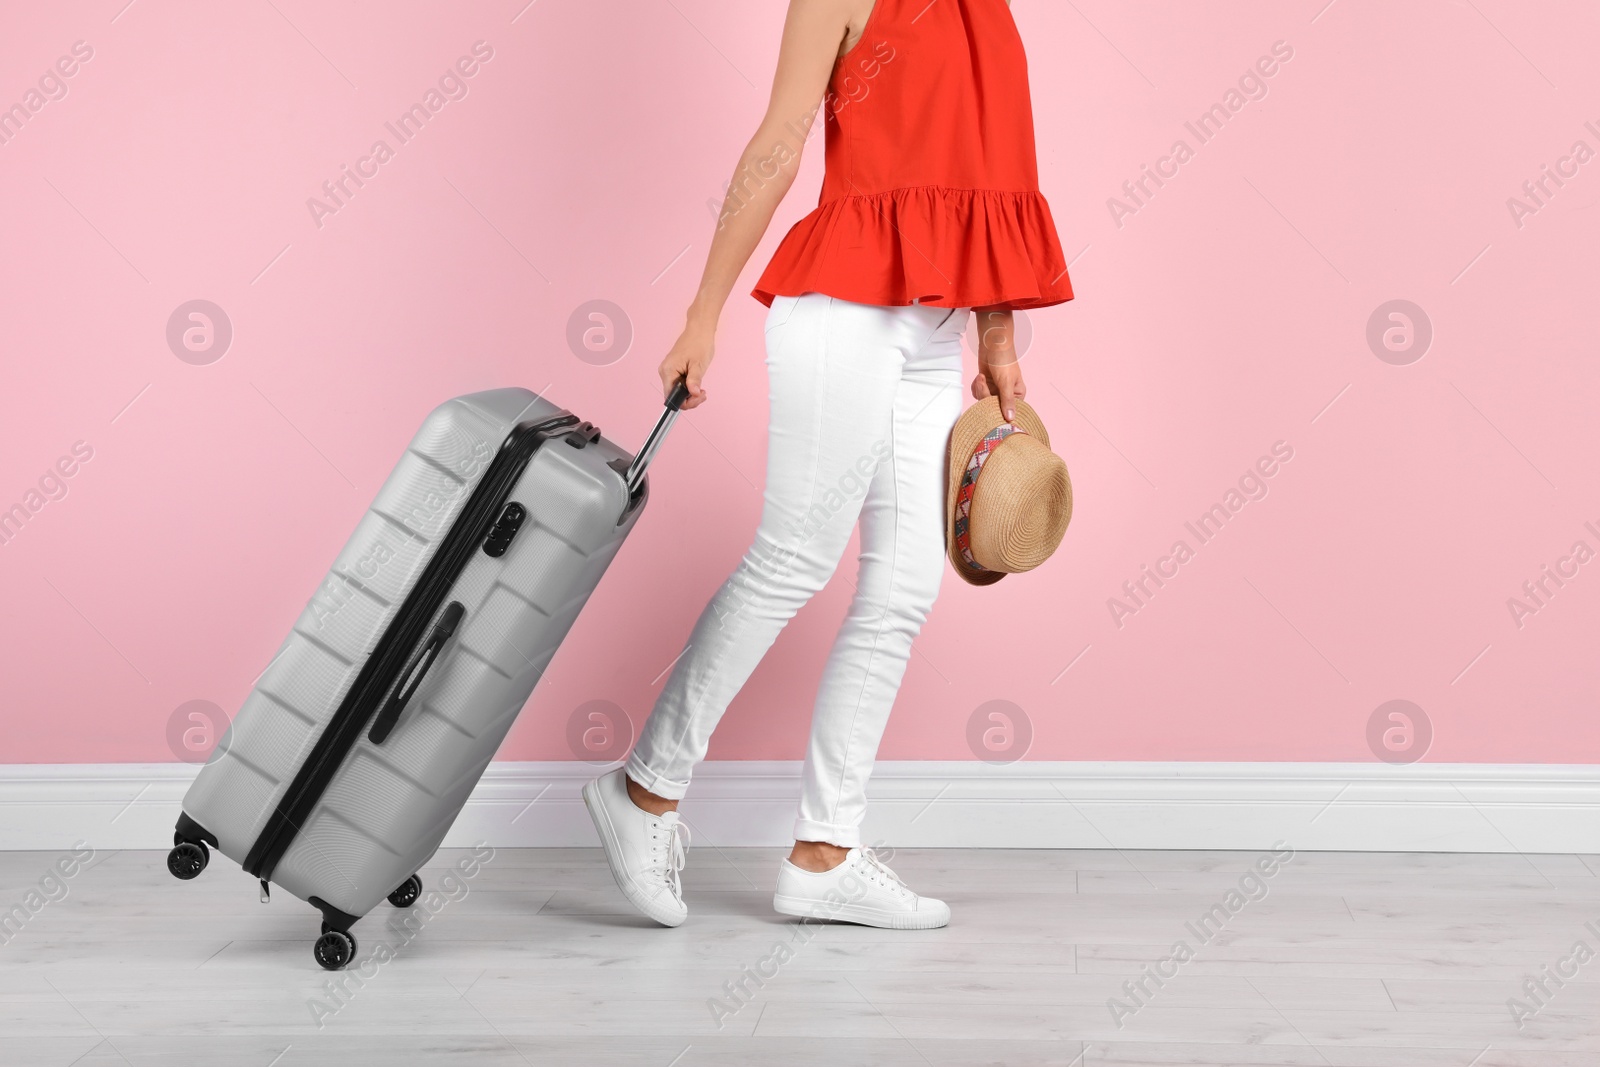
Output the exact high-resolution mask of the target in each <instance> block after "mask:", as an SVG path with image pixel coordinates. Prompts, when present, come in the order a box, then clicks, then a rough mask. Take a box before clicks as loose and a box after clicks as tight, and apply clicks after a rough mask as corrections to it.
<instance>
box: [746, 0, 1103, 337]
mask: <svg viewBox="0 0 1600 1067" xmlns="http://www.w3.org/2000/svg"><path fill="white" fill-rule="evenodd" d="M822 112H823V116H824V122H825V128H826V131H827V133H826V143H827V148H826V160H827V168H826V174H825V176H824V178H823V181H822V197H821V199H820V201H819V204H818V206H817V209H816V210H815V211H813V212H812V213H811V214H809V215H807V216H806V217H805V218H803V219H801V220H800V221H799V222H797V223H796V224H795V225H794V228H793V229H791V230H790V231H789V233H788V235H787V236H785V237H784V239H783V242H782V243H781V244H780V245H779V246H778V250H777V252H776V253H774V254H773V257H772V262H770V263H769V264H767V269H766V271H765V272H763V273H762V275H761V279H760V281H758V282H757V283H756V287H755V290H754V292H753V294H752V295H754V296H755V298H756V299H757V300H760V301H761V302H762V303H763V304H768V305H770V304H771V303H772V299H773V297H775V296H780V295H781V296H798V295H800V294H801V293H806V292H819V293H826V294H827V295H829V296H834V297H838V298H839V299H841V300H849V301H853V302H855V303H859V304H877V305H880V306H903V305H906V304H910V303H912V302H913V301H914V300H917V299H919V298H920V301H921V302H922V303H923V304H928V305H931V306H934V307H949V308H965V307H987V306H991V305H1000V306H1008V307H1011V308H1035V307H1045V306H1047V305H1050V304H1059V303H1061V302H1062V301H1064V300H1071V299H1072V284H1071V282H1070V280H1069V279H1068V278H1067V264H1066V259H1065V257H1064V256H1063V255H1062V253H1061V242H1060V240H1059V239H1058V238H1057V236H1056V229H1055V223H1054V221H1053V220H1052V219H1051V217H1050V207H1049V205H1048V204H1046V203H1045V199H1044V196H1043V195H1041V194H1040V192H1039V169H1038V162H1037V160H1036V157H1035V155H1034V143H1033V102H1032V98H1031V97H1030V95H1029V92H1028V60H1027V56H1026V55H1025V54H1024V53H1023V48H1022V38H1021V36H1020V35H1019V34H1018V33H1017V26H1016V23H1015V22H1014V21H1012V18H1011V9H1010V7H1009V6H1008V5H1007V4H1006V0H937V2H935V3H930V2H929V0H877V3H876V5H875V6H874V7H873V9H872V12H871V14H870V15H869V16H868V18H867V23H866V26H865V28H864V30H863V32H862V35H861V40H860V41H859V42H857V43H856V45H855V46H854V47H853V48H851V50H850V51H849V52H847V53H845V54H844V55H843V56H841V57H840V58H839V61H838V62H837V63H836V64H835V65H834V70H833V77H832V78H831V79H830V80H829V82H828V92H827V95H826V96H825V97H824V99H823V105H822Z"/></svg>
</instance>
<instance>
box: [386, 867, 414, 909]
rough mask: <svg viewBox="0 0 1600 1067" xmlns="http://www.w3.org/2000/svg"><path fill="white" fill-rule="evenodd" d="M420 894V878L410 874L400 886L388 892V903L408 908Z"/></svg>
mask: <svg viewBox="0 0 1600 1067" xmlns="http://www.w3.org/2000/svg"><path fill="white" fill-rule="evenodd" d="M421 895H422V879H421V878H418V877H417V876H416V875H414V874H413V875H412V876H411V877H410V878H407V879H406V880H405V881H404V882H401V883H400V888H399V889H396V890H395V891H394V892H393V893H390V894H389V903H391V904H393V905H394V906H395V907H397V908H409V907H411V905H413V904H415V903H416V902H417V898H418V897H420V896H421Z"/></svg>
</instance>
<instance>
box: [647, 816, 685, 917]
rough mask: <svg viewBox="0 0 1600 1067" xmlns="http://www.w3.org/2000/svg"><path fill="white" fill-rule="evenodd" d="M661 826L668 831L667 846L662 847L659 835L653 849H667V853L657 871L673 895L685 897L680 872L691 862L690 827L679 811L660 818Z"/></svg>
mask: <svg viewBox="0 0 1600 1067" xmlns="http://www.w3.org/2000/svg"><path fill="white" fill-rule="evenodd" d="M660 826H661V827H662V828H663V829H665V831H666V837H667V841H666V847H665V849H664V850H663V849H662V848H661V841H660V838H659V836H658V837H657V839H656V843H655V845H654V846H653V847H652V849H651V851H653V852H660V851H665V853H666V855H665V857H664V859H663V860H661V861H660V862H659V863H658V866H657V870H656V873H657V874H658V875H660V877H661V880H662V881H663V882H665V883H666V885H667V887H668V888H669V889H671V890H672V895H673V897H674V898H676V899H678V900H682V899H683V881H682V879H681V878H679V877H678V872H679V871H681V870H683V868H684V866H685V865H686V864H687V863H688V862H689V827H688V826H686V825H685V824H684V822H683V821H682V820H681V819H680V818H678V814H677V812H668V813H667V814H666V815H663V816H662V817H661V820H660Z"/></svg>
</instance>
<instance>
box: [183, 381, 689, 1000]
mask: <svg viewBox="0 0 1600 1067" xmlns="http://www.w3.org/2000/svg"><path fill="white" fill-rule="evenodd" d="M687 395H688V394H687V390H686V389H684V388H683V386H682V384H681V383H680V385H679V386H678V388H677V389H676V390H675V391H674V392H673V394H672V395H671V396H670V397H669V398H668V400H667V405H666V410H665V411H664V412H663V413H662V416H661V419H660V421H659V422H657V424H656V427H655V430H654V431H653V432H652V433H651V434H650V436H649V438H648V439H647V440H646V442H645V444H644V446H643V447H642V448H641V449H640V450H639V453H638V455H637V456H630V455H629V454H628V453H626V452H624V451H623V450H621V449H619V448H618V447H617V446H616V445H615V444H613V443H612V442H610V441H608V440H606V439H605V438H604V437H602V436H600V431H599V430H598V429H596V428H595V427H594V426H592V425H591V424H589V423H587V422H582V421H580V420H579V418H578V417H577V416H576V415H573V414H571V413H570V412H568V411H565V410H563V409H561V408H559V407H557V406H555V405H554V404H551V403H550V402H549V401H547V400H545V399H543V398H542V397H539V396H536V395H534V394H533V393H530V392H528V391H527V390H524V389H499V390H494V391H491V392H485V393H474V394H472V395H470V396H464V397H458V398H457V399H454V400H450V401H447V402H446V403H444V404H441V405H440V406H439V407H438V408H436V409H435V410H434V411H433V412H432V413H431V414H430V415H429V416H428V418H427V420H426V421H424V422H423V424H422V428H421V429H419V430H418V431H417V434H416V436H415V437H414V438H413V439H412V441H411V444H410V446H409V447H408V448H407V449H406V452H405V454H404V455H403V456H402V457H401V459H400V462H399V463H398V464H397V465H396V466H395V469H394V471H393V472H392V473H391V474H390V475H389V478H388V480H387V481H386V482H384V484H383V487H382V488H381V489H380V490H379V491H378V495H377V498H376V499H374V500H373V502H372V506H371V507H370V508H369V509H368V510H367V513H366V515H365V516H364V517H363V518H362V520H361V521H360V523H359V524H358V525H357V526H356V530H355V533H354V534H353V535H352V536H351V538H350V540H349V542H348V543H347V544H346V545H345V548H344V551H343V552H341V553H340V554H339V556H338V558H337V559H336V560H335V561H334V564H333V567H332V569H331V570H330V571H329V572H328V575H327V577H326V578H325V579H324V580H323V582H322V584H321V585H320V586H319V587H318V588H317V591H316V593H315V594H314V595H313V596H312V598H311V601H310V603H308V604H307V605H306V608H305V611H304V612H302V613H301V615H300V619H299V621H298V622H296V623H295V625H294V628H293V629H292V630H291V631H290V633H289V637H288V639H287V640H286V641H285V642H284V644H283V647H282V648H281V649H280V650H279V652H278V654H277V656H276V657H274V659H273V660H272V662H271V664H270V665H269V666H268V667H267V669H266V671H265V672H263V673H262V675H261V677H260V679H259V680H258V681H257V683H256V686H255V689H254V690H253V691H252V692H251V694H250V696H249V697H248V698H247V699H246V700H245V702H244V705H243V706H242V707H241V708H240V709H239V713H238V714H237V715H236V716H234V719H233V723H232V725H231V727H230V728H229V729H228V731H227V734H226V736H225V737H224V738H223V740H222V742H221V743H220V744H218V746H217V748H216V750H215V751H214V752H213V753H212V754H211V756H210V758H209V759H208V760H207V762H206V764H205V765H204V766H203V767H202V768H201V770H200V774H199V776H198V777H197V778H196V779H195V781H194V784H193V785H192V786H191V787H190V788H189V791H188V794H187V795H186V796H185V797H184V800H183V811H182V813H181V814H180V815H179V817H178V824H177V829H176V832H175V833H174V847H173V850H172V852H171V853H170V854H169V856H168V860H167V866H168V869H169V870H170V871H171V872H172V873H173V874H174V875H176V876H177V877H179V878H185V879H187V878H193V877H195V876H197V875H198V874H199V873H200V872H201V871H202V870H204V868H205V866H206V863H207V862H208V861H209V858H210V849H212V848H215V849H218V850H219V851H221V852H222V854H223V855H225V856H227V857H228V858H229V859H232V860H235V861H237V862H238V863H239V864H240V865H241V866H242V867H243V868H244V869H245V871H246V872H247V873H248V874H250V875H252V876H254V877H256V878H258V879H260V881H261V892H262V895H263V899H265V896H266V894H267V892H268V888H267V887H268V884H269V883H271V884H276V885H278V886H280V887H282V888H283V889H285V890H287V891H288V892H290V893H292V894H294V895H295V896H297V897H299V898H301V899H302V900H305V901H308V902H310V903H311V904H312V905H314V906H315V907H316V908H317V909H319V910H320V911H321V912H322V919H323V929H322V937H321V938H319V939H318V941H317V942H316V946H315V952H314V954H315V956H316V958H317V961H318V962H319V963H321V964H322V966H324V967H326V968H328V969H330V970H334V969H338V968H340V967H343V966H344V965H345V964H347V963H348V962H349V961H350V959H351V958H352V956H353V955H354V952H355V941H354V938H353V936H351V934H350V927H351V926H352V925H353V924H354V923H355V922H356V920H357V919H359V918H360V917H361V916H363V915H365V914H366V913H367V912H369V911H371V910H372V909H373V908H374V907H376V906H377V905H378V904H379V903H381V902H382V901H383V900H384V899H385V898H386V897H387V898H388V899H389V900H390V901H391V903H394V904H396V905H397V906H402V907H404V906H408V905H409V904H410V903H411V902H412V901H414V900H415V899H416V897H417V895H418V893H419V892H420V889H421V883H420V881H419V880H418V879H417V877H416V871H417V870H418V869H419V868H421V867H422V865H423V864H424V863H426V862H427V861H428V859H429V858H430V857H431V856H432V855H433V853H434V851H435V850H436V849H437V848H438V847H439V842H440V841H441V840H443V838H444V835H445V833H446V832H447V831H448V830H449V829H450V825H451V823H453V822H454V821H455V818H456V815H457V814H458V813H459V812H460V810H461V807H462V805H463V804H465V803H466V800H467V797H468V795H469V794H470V793H471V792H472V789H473V787H474V786H475V785H476V784H477V782H478V779H479V777H480V776H481V775H482V774H483V771H484V768H485V767H486V766H487V765H488V764H489V761H490V760H491V759H492V758H493V757H494V754H495V750H496V749H498V748H499V746H500V742H501V740H502V739H503V738H504V737H505V735H506V731H507V730H509V729H510V727H511V724H512V722H513V721H514V720H515V718H516V716H517V713H518V712H519V711H520V710H521V708H522V706H523V704H524V703H526V701H527V699H528V697H529V695H530V694H531V693H532V691H533V687H534V685H535V683H536V682H537V681H538V680H539V676H540V673H541V672H542V671H543V670H544V668H545V666H546V665H547V664H548V663H549V661H550V658H551V656H553V655H554V654H555V651H556V648H557V647H558V646H559V645H560V643H561V640H562V638H564V637H565V636H566V633H567V631H568V629H570V628H571V626H572V623H573V622H574V620H575V619H576V618H577V616H578V612H579V611H580V610H581V609H582V608H583V605H584V602H585V601H586V600H587V599H588V598H589V594H590V593H591V592H593V590H594V588H595V586H596V584H597V583H598V582H599V581H600V577H601V575H603V574H604V573H605V570H606V568H607V566H609V564H610V563H611V560H612V557H614V556H615V555H616V553H617V550H618V549H619V548H620V547H621V546H622V542H623V540H624V539H625V538H626V537H627V536H628V532H629V531H630V530H632V529H633V525H634V523H635V522H636V521H637V520H638V518H639V515H640V513H641V512H642V511H643V510H644V503H645V500H646V497H647V495H648V487H647V484H646V479H645V477H644V469H645V467H646V465H647V464H648V463H649V461H650V458H651V457H652V456H653V454H654V452H655V450H656V448H657V447H659V445H660V443H661V440H662V438H663V437H664V435H665V434H666V431H667V430H668V429H669V428H670V426H671V424H672V420H673V419H674V417H675V416H676V414H677V410H678V408H679V407H680V406H681V404H682V403H683V401H684V399H685V398H686V397H687Z"/></svg>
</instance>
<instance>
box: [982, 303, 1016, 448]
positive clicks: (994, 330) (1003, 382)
mask: <svg viewBox="0 0 1600 1067" xmlns="http://www.w3.org/2000/svg"><path fill="white" fill-rule="evenodd" d="M973 314H975V315H977V316H978V376H977V377H976V378H974V379H972V396H973V399H975V400H982V399H984V398H985V397H990V396H993V397H998V398H999V399H1000V414H1001V415H1003V416H1004V417H1005V420H1006V421H1007V422H1011V421H1013V420H1015V419H1016V416H1017V406H1016V402H1017V401H1018V400H1021V399H1023V398H1024V397H1026V396H1027V395H1028V387H1027V385H1025V384H1024V383H1023V381H1022V364H1021V363H1020V362H1019V360H1018V357H1017V347H1016V343H1015V341H1014V336H1015V331H1014V330H1013V325H1014V324H1013V318H1014V317H1013V315H1012V313H1011V312H1010V311H1009V310H1005V309H998V310H985V309H983V308H978V309H976V310H975V311H974V312H973Z"/></svg>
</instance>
